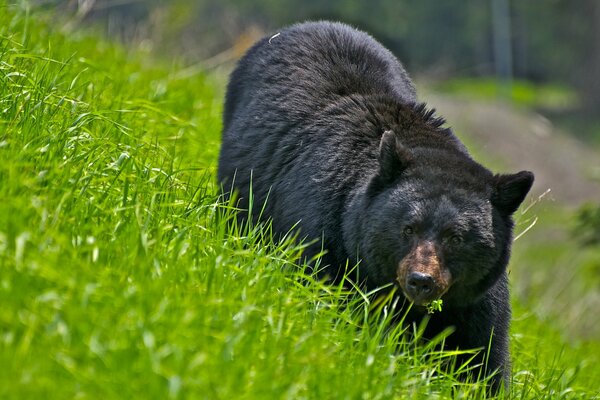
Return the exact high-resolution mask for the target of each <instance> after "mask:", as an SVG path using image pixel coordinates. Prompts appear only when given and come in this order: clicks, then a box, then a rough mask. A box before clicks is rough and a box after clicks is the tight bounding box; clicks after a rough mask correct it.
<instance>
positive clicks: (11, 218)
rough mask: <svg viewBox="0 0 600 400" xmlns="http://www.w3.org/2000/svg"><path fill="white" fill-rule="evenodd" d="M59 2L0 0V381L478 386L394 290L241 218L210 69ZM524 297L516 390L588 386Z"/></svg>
mask: <svg viewBox="0 0 600 400" xmlns="http://www.w3.org/2000/svg"><path fill="white" fill-rule="evenodd" d="M55 18H56V17H55V16H54V15H52V14H45V13H43V12H41V11H39V10H38V11H34V12H29V11H28V10H27V9H24V8H22V7H19V6H12V5H11V6H8V5H6V4H4V5H2V6H1V8H0V160H1V162H0V365H1V366H2V367H0V398H3V399H4V398H7V399H8V398H19V399H21V398H103V399H105V398H160V399H164V398H207V399H219V398H223V399H232V398H292V399H296V398H315V399H325V398H364V399H379V398H381V399H390V398H402V399H404V398H406V399H432V398H433V399H435V398H439V399H443V398H485V397H486V394H485V390H484V388H485V384H484V383H477V382H475V383H469V382H466V383H465V382H461V381H460V380H459V379H458V375H457V373H458V372H460V371H461V370H462V369H465V368H469V366H468V365H467V366H463V365H453V359H454V356H455V353H454V352H440V351H438V350H437V348H436V344H437V343H438V341H443V339H444V338H443V336H442V337H440V338H438V339H437V341H434V342H430V343H422V341H420V340H419V331H418V329H416V328H414V329H413V328H412V327H408V328H406V329H408V330H409V333H411V332H412V334H410V335H407V334H405V333H406V332H405V328H404V327H403V326H402V325H401V324H395V323H393V319H394V318H397V316H394V312H393V310H394V308H393V304H392V303H390V299H389V298H385V297H384V298H381V297H378V296H377V294H362V295H361V294H359V293H355V292H352V293H348V292H347V291H346V290H345V289H344V288H342V287H337V286H333V287H332V286H329V285H326V284H325V283H323V282H319V281H317V280H315V279H314V278H313V277H312V276H311V275H310V274H306V273H305V272H304V266H303V265H302V263H301V262H300V254H301V250H302V246H303V244H302V243H296V242H294V241H292V240H291V239H290V240H288V241H285V242H283V243H278V244H276V243H273V241H272V240H270V234H269V229H268V226H258V227H245V228H244V227H237V228H236V227H235V220H234V218H233V210H232V207H231V206H230V205H229V204H227V203H225V202H223V201H221V200H220V199H219V196H218V191H217V190H216V187H215V185H214V167H215V163H216V154H217V151H218V143H219V131H220V122H219V121H220V104H221V96H220V89H219V88H218V87H216V86H215V85H214V84H213V83H212V81H211V80H209V79H207V78H206V77H205V76H202V75H200V76H196V77H192V78H186V79H185V80H181V79H178V78H177V74H176V73H175V72H176V70H177V65H164V64H163V65H161V62H158V61H156V60H152V61H149V59H148V55H147V54H144V53H143V52H134V53H131V54H129V53H127V52H125V50H123V49H122V48H120V47H118V46H115V45H112V44H110V43H107V42H104V41H102V40H100V39H98V38H95V37H91V36H86V35H85V34H81V33H70V34H68V35H65V34H62V33H60V32H59V31H58V30H57V29H55V28H53V27H54V26H55V25H56V22H55ZM517 310H518V313H517V323H516V324H515V335H514V336H515V337H514V339H515V340H514V341H513V343H514V350H515V351H514V366H515V368H514V379H513V381H514V382H513V386H512V389H511V392H512V394H513V396H514V397H515V398H523V399H538V398H590V396H597V395H598V392H597V388H596V387H595V386H593V382H589V381H588V380H586V379H580V378H579V376H580V375H579V372H578V370H577V368H578V365H580V363H578V361H577V360H575V359H572V358H569V357H566V358H565V357H563V356H562V355H561V353H556V352H555V351H554V350H553V349H548V348H540V347H536V344H538V343H540V342H539V338H538V337H537V336H536V335H537V334H538V333H539V332H545V330H549V329H548V325H545V324H544V323H543V322H541V321H540V320H539V319H537V318H535V316H532V315H530V314H527V313H526V312H524V311H522V310H520V309H519V308H517ZM524 321H525V322H524ZM527 321H528V322H527ZM532 326H533V327H535V329H537V330H533V331H532V330H531V327H532ZM549 338H550V339H549V340H551V342H550V343H551V346H553V347H554V348H556V349H564V350H563V352H564V353H569V352H570V351H571V347H569V344H568V343H567V342H565V341H564V340H563V339H562V338H561V337H560V334H554V333H552V334H551V335H550V336H549ZM582 357H585V356H584V355H582ZM584 361H585V360H584ZM592 368H594V366H592ZM595 368H596V369H597V368H598V367H597V366H595Z"/></svg>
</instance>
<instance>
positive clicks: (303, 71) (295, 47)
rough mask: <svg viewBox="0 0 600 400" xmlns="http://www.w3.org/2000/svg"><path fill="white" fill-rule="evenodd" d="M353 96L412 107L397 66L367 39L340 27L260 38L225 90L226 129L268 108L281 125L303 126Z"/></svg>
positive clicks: (318, 25)
mask: <svg viewBox="0 0 600 400" xmlns="http://www.w3.org/2000/svg"><path fill="white" fill-rule="evenodd" d="M352 94H358V95H387V96H391V97H393V98H395V99H397V100H398V101H399V102H403V103H415V102H416V94H415V89H414V86H413V84H412V82H411V81H410V79H409V77H408V75H407V73H406V71H405V70H404V68H403V67H402V65H401V64H400V62H399V61H398V60H397V58H396V57H394V55H393V54H392V53H390V51H389V50H387V49H386V48H385V47H383V46H382V45H381V44H379V43H378V42H377V41H376V40H374V39H373V38H372V37H371V36H369V35H368V34H367V33H364V32H361V31H358V30H355V29H353V28H351V27H350V26H348V25H345V24H342V23H332V22H307V23H302V24H296V25H293V26H291V27H289V28H287V29H285V30H283V31H281V32H279V33H277V34H275V35H273V36H271V37H266V38H263V39H262V40H260V41H259V42H258V43H256V44H255V45H254V46H253V47H252V48H251V49H250V50H249V51H248V53H247V54H246V55H245V56H244V57H243V58H242V59H241V60H240V62H239V65H238V66H237V68H236V70H235V71H234V72H233V73H232V75H231V78H230V82H229V86H228V90H227V96H226V102H225V110H224V118H223V122H224V124H223V125H224V129H225V130H227V128H228V127H229V125H230V123H231V122H232V119H233V118H236V119H239V118H246V117H248V116H250V115H247V114H248V112H252V111H253V110H262V109H264V108H265V106H267V105H268V106H271V107H272V108H273V109H276V110H277V113H276V114H277V115H278V116H282V119H284V118H283V116H285V121H288V122H292V121H297V120H298V121H305V120H306V118H307V117H310V116H311V115H313V114H314V113H315V112H316V111H318V110H320V109H322V108H324V107H327V106H328V105H330V104H331V103H333V102H335V101H336V100H337V99H339V98H340V97H341V96H347V95H352Z"/></svg>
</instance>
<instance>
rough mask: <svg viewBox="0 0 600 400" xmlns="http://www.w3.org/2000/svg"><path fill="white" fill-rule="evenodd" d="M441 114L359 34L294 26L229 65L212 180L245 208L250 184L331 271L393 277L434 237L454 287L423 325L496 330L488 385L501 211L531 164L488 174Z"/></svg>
mask: <svg viewBox="0 0 600 400" xmlns="http://www.w3.org/2000/svg"><path fill="white" fill-rule="evenodd" d="M443 124H444V120H443V119H441V118H438V117H436V116H435V115H434V112H433V111H432V110H428V109H427V108H426V107H425V106H424V105H422V104H418V103H417V98H416V94H415V89H414V87H413V84H412V82H411V81H410V79H409V78H408V75H407V74H406V72H405V71H404V69H403V67H402V65H401V64H400V62H399V61H398V60H397V59H396V58H395V57H394V56H393V55H392V54H391V53H390V52H389V51H388V50H386V49H385V48H384V47H383V46H381V45H380V44H379V43H378V42H376V41H375V40H374V39H373V38H371V37H370V36H369V35H367V34H365V33H363V32H359V31H357V30H354V29H352V28H351V27H349V26H347V25H343V24H339V23H328V22H317V23H305V24H299V25H294V26H292V27H289V28H287V29H284V30H282V31H281V32H280V34H278V35H275V36H273V37H271V38H264V39H263V40H261V41H259V42H258V43H257V44H256V45H255V46H254V47H252V48H251V49H250V50H249V51H248V53H247V54H246V56H245V57H244V58H243V59H242V60H241V61H240V63H239V65H238V67H237V68H236V69H235V71H234V72H233V73H232V75H231V79H230V82H229V86H228V88H227V97H226V103H225V112H224V123H223V125H224V129H223V145H222V148H221V154H220V159H219V173H218V178H219V181H220V182H221V184H222V185H223V188H224V189H225V191H226V192H228V191H229V189H230V188H234V189H235V190H236V191H237V192H238V193H239V196H240V198H239V201H240V207H241V208H247V207H248V199H249V196H250V187H252V194H253V196H254V204H255V205H256V206H255V207H257V208H260V207H262V206H263V204H264V203H265V201H266V204H264V207H265V208H264V212H263V214H262V215H263V217H264V218H271V219H272V224H273V229H274V231H275V232H276V233H279V234H285V233H286V232H288V231H289V229H290V228H291V227H292V226H294V225H295V224H296V223H298V225H297V229H298V230H299V232H300V235H301V236H302V237H306V238H309V239H321V238H322V242H319V243H317V244H315V245H314V246H312V247H310V248H309V249H308V250H307V257H310V256H311V255H314V254H316V253H317V252H319V251H320V250H321V246H323V248H324V249H325V250H326V251H327V253H326V254H325V255H324V256H323V258H322V264H323V265H326V266H327V268H326V269H325V271H326V273H327V274H328V275H329V276H330V277H331V278H332V279H335V278H337V277H339V276H340V275H341V274H342V273H343V272H344V266H345V265H346V264H347V261H348V260H349V261H350V263H351V264H353V263H355V262H357V261H360V264H359V267H358V269H357V271H356V274H355V276H354V278H355V279H357V280H358V281H360V282H361V283H363V284H364V285H366V287H367V288H369V289H371V288H375V287H378V286H382V285H387V284H389V283H392V282H397V281H399V280H400V278H399V277H398V276H399V275H398V274H399V272H398V271H400V269H399V268H400V267H399V265H401V264H402V263H403V262H404V261H405V260H406V259H407V255H408V254H409V253H411V252H413V253H414V251H415V248H417V247H418V246H419V245H420V244H423V243H429V244H431V246H433V247H432V248H435V254H436V255H437V258H435V260H436V262H437V261H439V264H440V265H441V266H440V268H443V269H444V270H445V271H447V272H448V273H450V274H451V276H452V285H451V286H450V288H449V289H448V290H447V292H445V293H444V294H443V296H442V299H443V300H444V303H443V311H442V312H438V313H435V314H433V315H432V316H431V320H430V321H429V324H428V326H427V335H429V336H433V335H435V334H436V333H439V332H440V331H441V330H443V329H444V328H445V327H448V326H454V327H455V330H456V331H455V333H454V334H452V335H451V336H450V337H449V338H448V339H447V340H446V346H447V347H448V348H463V349H468V348H479V347H481V348H485V349H487V347H488V343H490V335H491V333H492V330H493V333H494V336H493V340H492V342H491V343H492V344H491V349H489V353H490V355H489V360H488V362H487V365H486V366H485V371H486V373H488V374H489V373H490V372H492V371H494V370H499V371H500V372H499V374H498V375H497V376H499V378H498V379H496V381H495V383H494V386H495V387H496V386H498V384H499V383H500V382H502V381H504V382H506V379H507V377H508V373H509V368H508V365H509V351H508V328H509V322H510V304H509V296H508V283H507V274H506V265H507V263H508V259H509V254H510V246H511V241H512V228H513V222H512V218H511V214H512V213H513V212H514V211H515V210H516V209H517V208H518V206H519V204H520V203H521V201H523V199H524V197H525V195H526V194H527V192H528V191H529V188H530V187H531V184H532V182H533V175H532V174H531V173H529V172H521V173H519V174H514V175H493V174H492V173H491V172H490V171H489V170H487V169H486V168H484V167H483V166H481V165H480V164H478V163H476V162H475V161H473V160H472V159H471V157H470V156H469V154H468V153H467V151H466V149H465V147H464V146H463V145H462V144H461V143H460V141H459V140H458V139H457V138H456V136H455V135H454V134H453V133H452V132H451V131H450V130H449V129H445V128H443V127H442V125H443ZM267 198H268V200H267ZM246 215H247V214H242V217H245V216H246ZM257 215H258V212H257V211H256V210H254V213H253V217H254V218H256V216H257ZM407 226H410V229H405V228H406V227H407ZM450 238H452V240H450ZM456 238H458V239H456ZM431 265H434V264H431ZM435 265H437V264H435ZM410 317H411V319H413V320H414V321H418V320H420V319H421V318H422V317H423V308H422V307H414V308H413V311H412V313H411V315H410ZM482 360H483V359H482Z"/></svg>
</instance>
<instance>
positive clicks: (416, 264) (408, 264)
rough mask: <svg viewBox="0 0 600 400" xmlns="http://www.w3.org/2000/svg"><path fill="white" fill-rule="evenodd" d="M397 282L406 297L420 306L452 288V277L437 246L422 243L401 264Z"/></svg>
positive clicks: (426, 242)
mask: <svg viewBox="0 0 600 400" xmlns="http://www.w3.org/2000/svg"><path fill="white" fill-rule="evenodd" d="M397 276H398V278H397V281H398V283H399V284H400V287H401V288H402V291H403V292H404V294H405V296H406V297H407V298H408V299H409V300H411V301H412V302H414V303H415V304H418V305H427V304H429V303H431V302H432V301H433V300H436V299H439V298H440V297H441V296H442V295H443V294H444V293H446V291H447V290H448V289H449V288H450V285H451V281H452V276H451V274H450V271H448V269H446V268H444V266H443V265H442V263H441V261H440V257H439V256H438V253H437V251H436V248H435V245H434V244H433V243H432V242H429V241H423V242H420V243H419V244H418V245H417V246H416V247H415V248H414V249H413V250H412V251H411V252H410V253H409V254H408V255H407V256H406V257H404V259H403V260H402V261H401V262H400V265H399V266H398V271H397Z"/></svg>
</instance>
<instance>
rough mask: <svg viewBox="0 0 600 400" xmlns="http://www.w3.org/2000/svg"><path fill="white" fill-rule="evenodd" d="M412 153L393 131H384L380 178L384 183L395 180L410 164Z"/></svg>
mask: <svg viewBox="0 0 600 400" xmlns="http://www.w3.org/2000/svg"><path fill="white" fill-rule="evenodd" d="M411 160H412V155H411V154H410V152H409V151H408V149H406V147H404V146H403V145H402V144H401V143H400V142H399V141H398V139H397V136H396V134H395V133H394V132H393V131H385V132H383V136H382V137H381V142H380V143H379V172H378V178H379V180H380V182H381V183H382V184H389V183H391V182H393V181H394V180H395V179H396V178H397V177H398V175H400V173H402V171H404V170H405V169H406V167H407V166H408V165H409V164H410V162H411Z"/></svg>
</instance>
